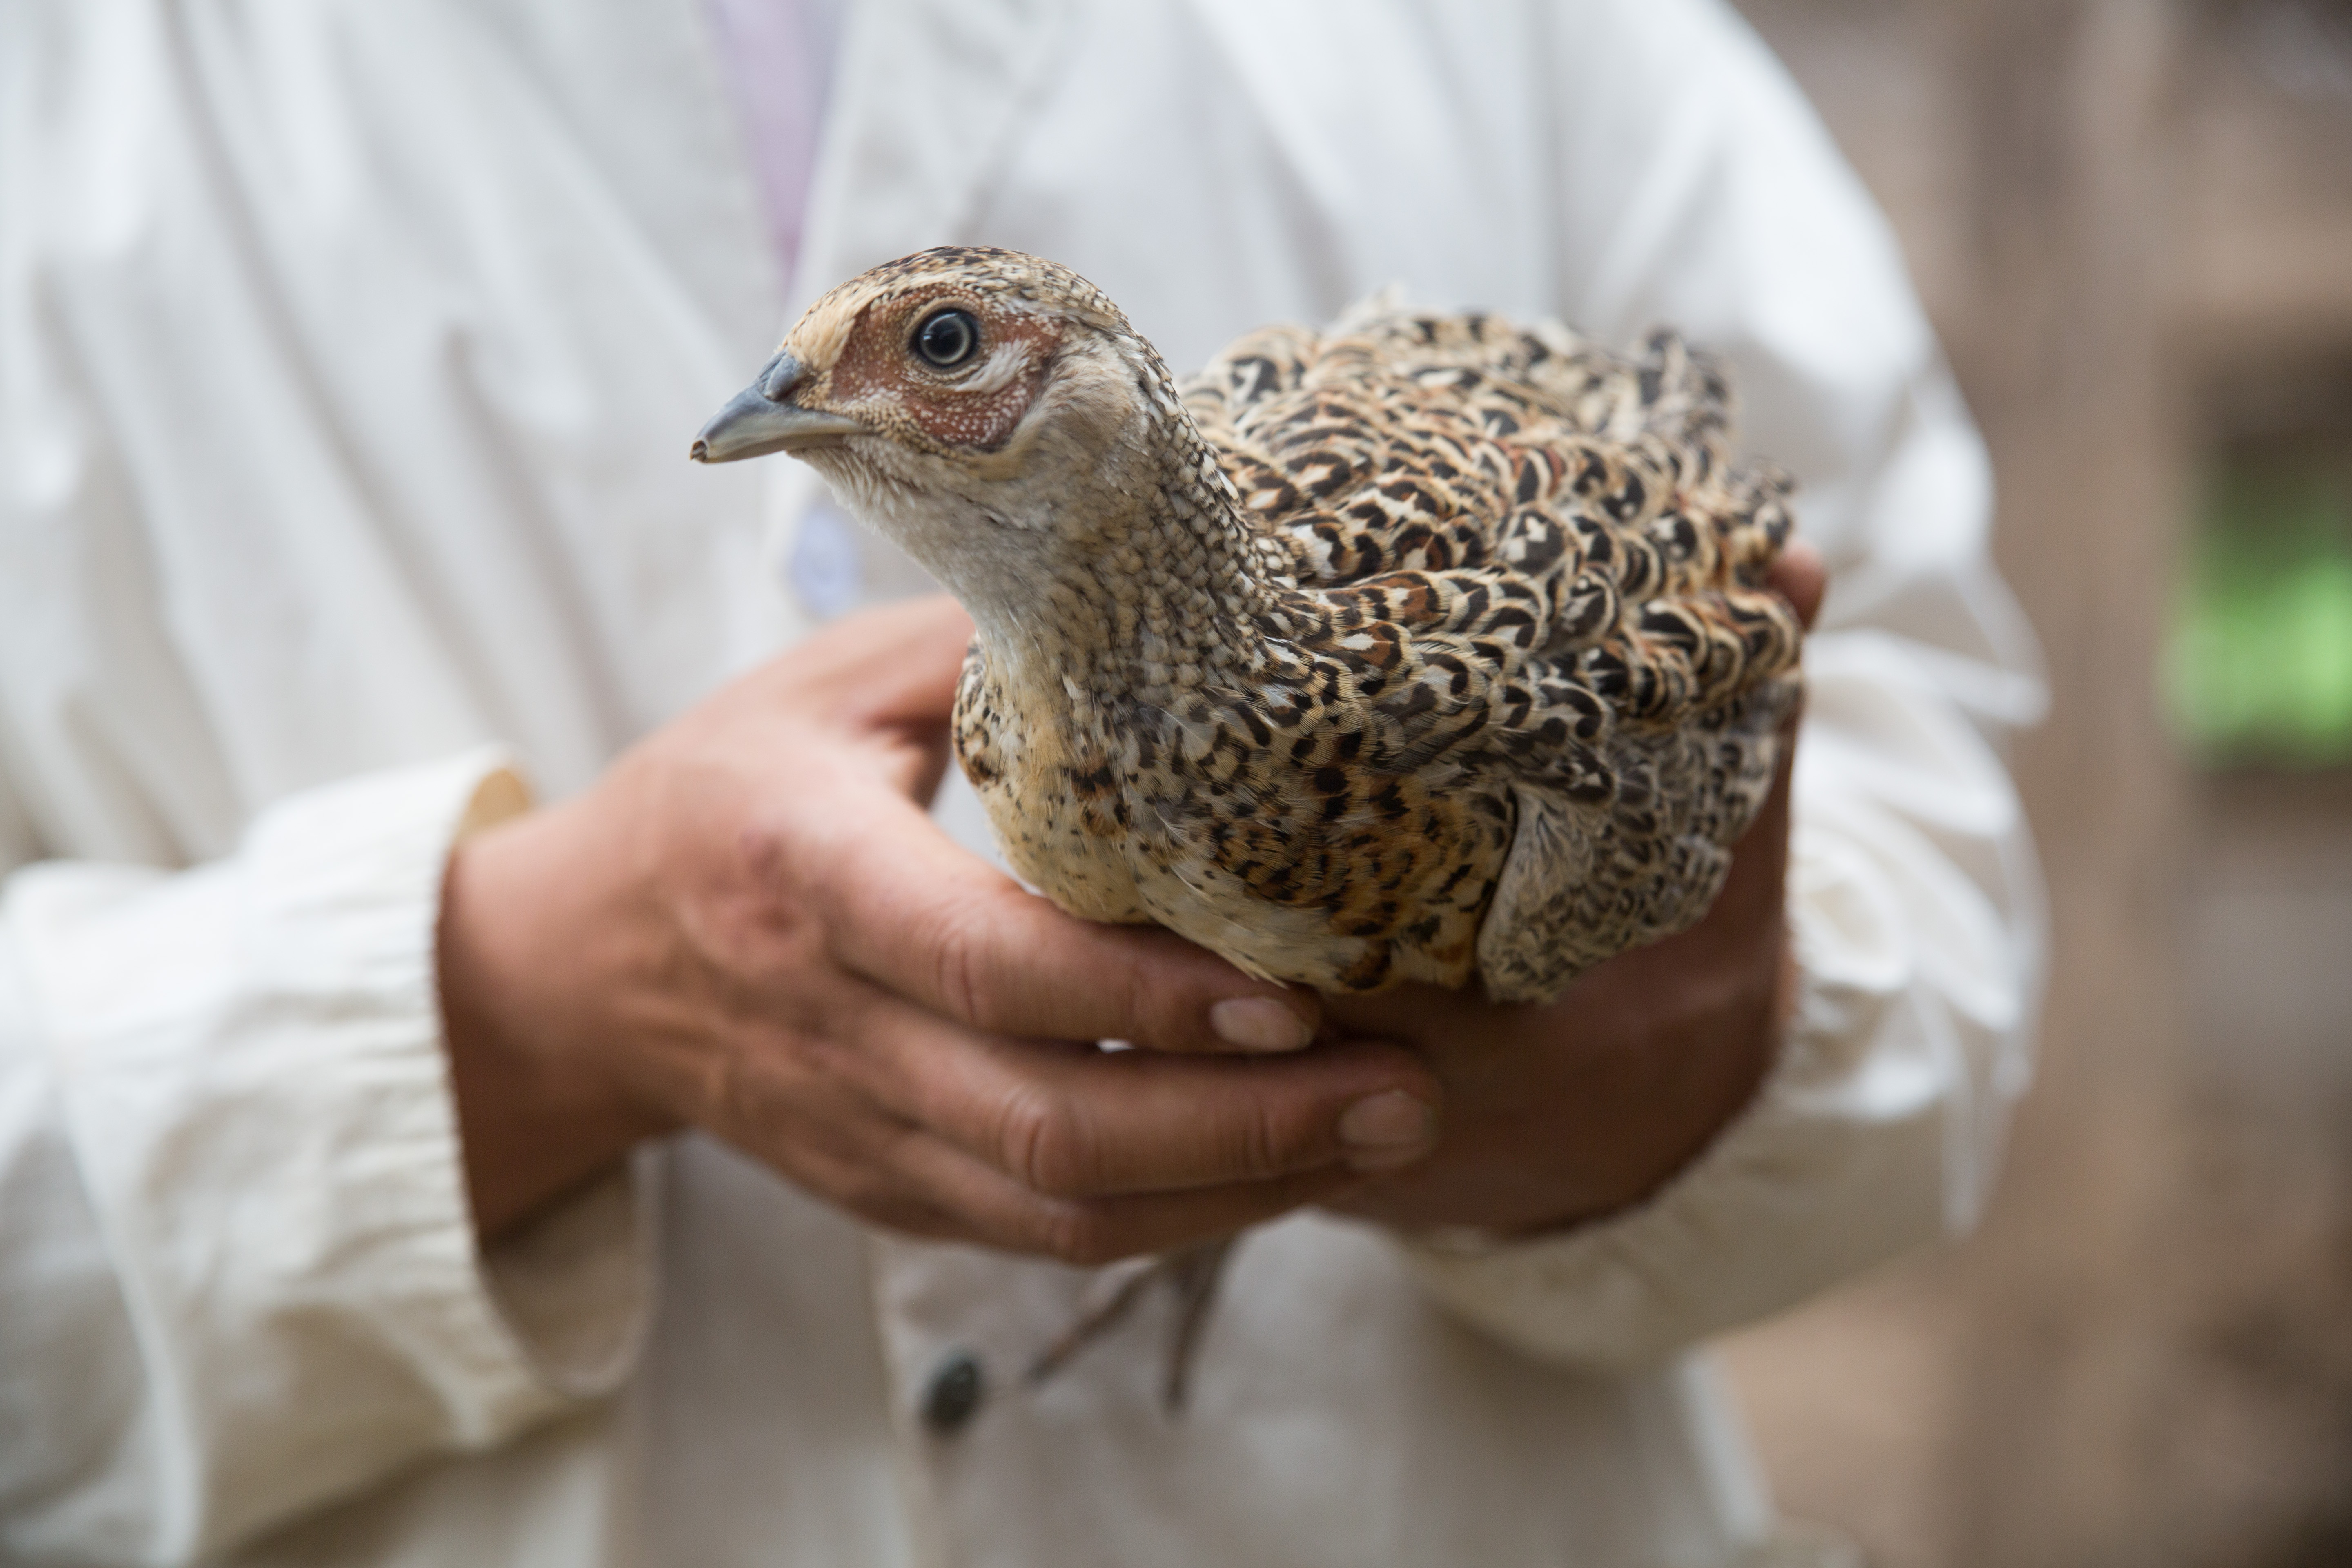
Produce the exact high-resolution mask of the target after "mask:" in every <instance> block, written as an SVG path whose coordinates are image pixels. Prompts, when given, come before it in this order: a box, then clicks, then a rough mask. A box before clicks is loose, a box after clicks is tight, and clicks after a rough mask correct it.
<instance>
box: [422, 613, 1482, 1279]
mask: <svg viewBox="0 0 2352 1568" xmlns="http://www.w3.org/2000/svg"><path fill="white" fill-rule="evenodd" d="M970 637H971V623H970V622H969V621H968V620H966V619H965V618H964V616H963V615H962V613H961V611H960V610H958V609H957V608H956V607H955V605H954V604H953V602H952V601H950V600H948V599H945V598H943V597H942V598H937V599H929V600H924V601H920V602H918V603H914V604H911V605H904V606H899V607H896V608H892V609H887V610H882V611H877V612H874V613H871V614H868V615H865V616H856V617H854V618H852V619H850V620H847V621H845V622H843V623H842V624H840V625H839V626H835V627H834V628H832V629H830V630H828V631H826V632H824V633H823V634H821V635H819V636H817V637H813V638H811V639H810V640H809V641H807V642H805V643H803V645H801V647H798V648H797V649H795V650H794V651H793V653H791V654H789V655H787V656H785V657H784V658H779V659H777V660H775V661H774V662H773V663H772V664H770V665H769V666H767V667H766V668H762V669H760V670H757V671H755V672H753V673H752V674H751V675H749V676H747V677H745V678H743V679H740V680H739V681H738V682H736V683H735V684H734V685H733V686H731V687H730V688H728V689H725V690H723V691H721V692H720V693H719V694H718V695H717V696H715V697H713V698H711V699H710V700H708V701H707V702H705V703H704V704H703V705H702V706H701V707H700V708H698V709H697V710H693V711H692V712H690V713H688V714H687V715H686V716H685V717H683V718H681V719H680V720H678V721H676V722H675V723H673V724H671V725H670V726H668V727H667V728H666V729H664V730H662V731H657V732H656V733H655V734H654V735H653V736H651V737H649V738H648V739H647V740H646V741H645V742H642V743H640V744H639V745H638V746H637V747H636V748H635V750H633V751H631V752H628V753H627V754H626V755H625V756H624V757H623V758H622V759H621V760H620V761H619V762H618V763H616V764H615V765H614V767H613V768H612V770H611V771H610V772H609V773H607V774H606V775H605V776H604V779H602V780H601V781H600V782H599V783H598V784H596V785H595V786H594V787H593V788H592V789H591V790H589V791H588V792H587V793H585V794H584V795H581V796H579V797H577V798H576V799H573V800H571V801H568V802H564V803H562V804H559V805H553V806H551V807H548V808H545V809H542V810H540V811H536V812H533V813H530V814H529V815H527V816H521V817H519V818H517V819H515V820H514V821H512V822H510V823H508V824H506V825H504V826H499V827H495V828H492V829H490V830H488V831H487V832H485V833H482V834H480V835H478V836H477V837H472V838H470V839H468V840H467V841H466V842H465V843H464V844H462V845H460V846H459V847H458V848H457V852H456V853H455V855H454V856H453V858H452V861H451V865H450V868H449V872H448V877H447V882H446V889H445V892H444V896H443V910H442V919H441V923H440V932H439V963H440V984H441V992H442V1000H443V1009H444V1013H445V1015H446V1025H447V1035H448V1043H449V1049H450V1058H451V1063H452V1079H453V1082H454V1086H455V1089H456V1092H457V1107H458V1120H459V1124H460V1131H461V1137H462V1142H463V1145H464V1153H465V1160H466V1169H467V1180H468V1184H469V1187H470V1190H471V1195H472V1199H473V1205H474V1210H475V1216H476V1221H477V1225H478V1228H479V1230H480V1231H481V1232H482V1233H483V1234H484V1235H485V1236H486V1237H489V1236H495V1235H496V1234H498V1233H499V1232H500V1231H501V1230H503V1229H505V1228H506V1227H508V1226H510V1225H512V1224H513V1223H515V1222H516V1221H517V1220H519V1219H520V1218H522V1217H523V1216H525V1215H528V1214H530V1213H531V1212H532V1211H534V1210H535V1209H537V1208H538V1207H540V1206H541V1205H543V1204H545V1203H546V1202H548V1201H549V1200H551V1199H552V1198H554V1197H556V1196H558V1195H560V1194H562V1193H563V1192H565V1191H567V1190H569V1189H571V1188H572V1187H574V1186H576V1185H578V1184H581V1183H583V1182H584V1181H585V1180H587V1179H588V1178H590V1177H592V1176H593V1175H594V1174H595V1173H597V1172H599V1171H600V1170H603V1169H604V1168H607V1167H609V1166H610V1165H611V1164H612V1163H614V1161H616V1160H617V1159H619V1158H620V1157H621V1155H622V1154H624V1153H625V1152H626V1151H627V1149H628V1148H629V1147H630V1146H631V1145H632V1144H633V1143H635V1142H637V1141H639V1140H642V1139H645V1138H648V1137H654V1136H658V1135H661V1134H663V1133H665V1132H667V1131H672V1130H675V1129H677V1128H679V1127H681V1126H694V1127H699V1128H701V1129H703V1130H705V1131H709V1132H710V1133H713V1134H715V1135H716V1136H718V1137H719V1138H721V1139H723V1140H725V1141H727V1142H730V1143H732V1144H734V1145H735V1146H736V1147H738V1148H740V1149H742V1150H744V1151H745V1152H749V1153H751V1154H752V1155H754V1156H756V1157H758V1158H760V1159H761V1160H763V1161H765V1162H767V1163H769V1164H771V1165H772V1166H773V1167H774V1168H775V1169H776V1170H777V1171H779V1172H781V1173H783V1174H784V1175H785V1176H787V1177H789V1178H791V1179H792V1180H793V1181H794V1182H795V1183H797V1184H800V1185H801V1186H802V1187H803V1188H804V1189H805V1190H807V1191H810V1192H812V1193H814V1194H817V1195H818V1196H820V1197H823V1198H825V1199H828V1200H830V1201H832V1202H834V1203H835V1204H837V1205H840V1206H842V1207H843V1208H845V1209H847V1210H848V1211H850V1212H851V1213H853V1214H856V1215H859V1216H861V1217H863V1218H865V1219H866V1220H869V1221H872V1222H874V1223H876V1224H879V1225H883V1226H889V1227H891V1228H893V1229H896V1230H899V1231H902V1232H908V1233H912V1234H915V1235H919V1236H926V1237H939V1238H943V1239H952V1240H960V1241H971V1242H979V1243H983V1244H986V1245H989V1246H992V1247H1000V1248H1003V1249H1006V1250H1010V1251H1017V1252H1024V1253H1031V1254H1037V1255H1043V1256H1046V1257H1052V1258H1061V1259H1064V1260H1066V1261H1071V1262H1079V1263H1100V1262H1106V1261H1108V1260H1110V1259H1113V1258H1122V1257H1127V1256H1130V1255H1134V1254H1139V1253H1147V1252H1154V1251H1162V1250H1166V1249H1169V1248H1172V1247H1181V1246H1184V1245H1186V1244H1189V1243H1192V1242H1196V1241H1199V1240H1202V1239H1203V1238H1206V1237H1218V1236H1223V1235H1225V1234H1228V1233H1230V1232H1232V1231H1234V1230H1235V1229H1238V1228H1240V1227H1243V1226H1248V1225H1252V1224H1255V1223H1256V1222H1257V1221H1260V1220H1263V1219H1265V1218H1268V1217H1271V1216H1272V1215H1276V1214H1279V1213H1282V1212H1284V1211H1286V1210H1288V1209H1291V1208H1293V1207H1296V1206H1297V1205H1301V1204H1305V1203H1311V1202H1314V1201H1317V1200H1318V1199H1321V1198H1326V1197H1328V1196H1331V1195H1333V1194H1335V1193H1337V1192H1339V1191H1340V1190H1343V1189H1344V1188H1345V1187H1346V1186H1348V1185H1349V1184H1352V1183H1353V1182H1355V1181H1357V1180H1360V1173H1361V1172H1362V1171H1363V1170H1366V1169H1370V1168H1376V1167H1379V1166H1381V1165H1383V1164H1388V1163H1395V1162H1396V1161H1397V1160H1399V1159H1409V1158H1412V1157H1415V1156H1417V1155H1418V1154H1420V1153H1421V1152H1424V1150H1425V1148H1426V1147H1427V1144H1428V1142H1429V1139H1430V1135H1431V1131H1432V1129H1433V1120H1434V1107H1435V1105H1436V1103H1437V1100H1438V1094H1437V1091H1436V1089H1435V1088H1434V1085H1433V1081H1432V1078H1431V1074H1430V1072H1429V1069H1428V1068H1425V1067H1423V1065H1422V1064H1421V1062H1420V1061H1419V1060H1418V1059H1417V1058H1414V1057H1413V1056H1412V1055H1411V1054H1410V1053H1408V1052H1406V1051H1404V1050H1402V1048H1400V1047H1394V1046H1389V1045H1374V1044H1359V1045H1349V1046H1339V1047H1325V1048H1318V1049H1316V1050H1313V1051H1307V1052H1299V1053H1297V1054H1283V1053H1282V1052H1281V1051H1280V1049H1279V1047H1294V1046H1301V1045H1304V1044H1305V1043H1306V1042H1307V1039H1308V1038H1309V1037H1310V1036H1311V1035H1312V1033H1313V1032H1314V1029H1315V1027H1316V1019H1317V1004H1316V1002H1315V1000H1314V998H1313V997H1311V996H1310V995H1307V994H1304V993H1300V992H1297V991H1286V990H1285V989H1283V988H1282V987H1280V986H1277V985H1275V984H1270V983H1268V982H1265V981H1258V980H1252V979H1250V978H1249V977H1247V976H1245V975H1244V974H1242V973H1239V972H1237V971H1235V970H1234V969H1233V968H1231V967H1230V966H1228V965H1227V964H1226V963H1224V962H1223V960H1221V959H1218V958H1215V957H1213V956H1212V955H1211V954H1209V953H1207V952H1202V950H1200V949H1199V948H1196V947H1193V946H1192V945H1191V944H1190V943H1188V942H1183V941H1182V940H1181V939H1180V938H1177V937H1175V936H1173V935H1171V934H1170V933H1168V932H1165V931H1150V930H1144V929H1137V928H1118V927H1112V926H1105V925H1097V924H1094V923H1091V922H1088V921H1079V920H1076V919H1073V918H1072V917H1070V916H1068V915H1066V914H1064V913H1062V912H1061V911H1059V910H1055V908H1054V907H1053V906H1052V905H1051V904H1050V903H1048V902H1046V901H1045V900H1043V899H1041V898H1037V897H1035V896H1034V895H1032V894H1029V893H1026V892H1024V891H1023V890H1022V889H1020V888H1019V887H1017V886H1016V885H1015V884H1014V883H1013V882H1012V881H1011V880H1010V879H1007V878H1005V877H1003V875H1001V874H1000V873H998V872H997V871H995V870H994V869H992V868H990V867H989V866H988V865H987V864H986V863H985V862H983V861H982V860H980V859H978V858H975V857H973V856H971V854H969V853H967V852H966V851H964V850H963V849H961V848H959V847H956V846H955V845H954V844H953V843H952V842H951V841H950V840H949V839H948V838H947V837H945V835H943V834H942V833H941V832H940V829H939V828H938V827H937V826H934V825H933V824H932V822H931V821H930V819H929V816H926V815H925V811H924V803H925V802H926V800H927V799H928V797H929V794H930V792H931V790H932V787H933V786H934V785H935V784H936V783H937V781H938V779H939V776H940V771H941V769H942V767H943V765H944V763H945V759H946V739H947V721H948V713H949V709H950V703H951V702H952V700H953V697H954V691H955V683H956V679H957V673H958V670H959V668H960V667H961V664H962V662H963V654H964V647H965V644H966V643H967V641H968V640H969V638H970ZM1106 1038H1118V1039H1126V1040H1130V1041H1133V1042H1136V1043H1137V1044H1138V1045H1139V1046H1142V1047H1150V1048H1147V1049H1139V1050H1135V1051H1130V1052H1126V1053H1119V1054H1106V1053H1103V1052H1101V1051H1099V1050H1098V1049H1097V1046H1096V1042H1097V1041H1098V1040H1101V1039H1106ZM1214 1052H1240V1053H1243V1054H1240V1055H1227V1056H1222V1057H1220V1056H1217V1055H1213V1054H1211V1053H1214ZM1253 1053H1254V1054H1253ZM1359 1107H1363V1108H1365V1109H1362V1110H1358V1109H1357V1108H1359ZM1366 1134H1369V1137H1366V1136H1360V1135H1366Z"/></svg>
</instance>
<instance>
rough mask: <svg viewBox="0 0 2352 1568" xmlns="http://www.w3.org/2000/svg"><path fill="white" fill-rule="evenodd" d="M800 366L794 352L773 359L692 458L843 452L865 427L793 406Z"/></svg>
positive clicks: (714, 423) (707, 429)
mask: <svg viewBox="0 0 2352 1568" xmlns="http://www.w3.org/2000/svg"><path fill="white" fill-rule="evenodd" d="M801 374H802V366H801V362H800V361H799V360H797V359H794V358H793V355H792V351H790V350H789V349H787V350H784V351H782V352H780V353H778V354H777V355H776V357H775V358H773V359H772V360H770V361H769V362H768V363H767V366H766V368H765V369H763V370H761V372H760V378H759V379H758V380H757V381H754V382H753V383H752V384H751V385H749V386H747V387H745V388H744V389H743V390H742V391H740V392H739V393H737V394H736V395H735V397H734V400H733V401H732V402H730V403H729V404H728V405H727V406H726V407H724V408H722V409H720V410H719V413H718V415H717V416H715V417H713V418H712V420H711V421H710V423H709V424H708V425H705V426H703V427H702V434H700V435H699V436H697V437H695V438H694V448H693V450H692V451H691V452H690V453H689V454H688V456H690V457H692V458H694V460H695V461H696V462H698V463H731V462H733V461H735V459H737V458H758V457H763V456H765V455H766V454H767V453H770V452H796V451H800V450H802V449H803V448H805V447H838V446H839V445H841V441H842V437H845V436H855V435H856V434H858V433H859V432H860V431H862V430H864V429H865V428H866V426H863V425H860V424H859V423H858V422H857V421H856V420H855V419H845V418H844V417H842V416H840V415H838V414H824V413H821V412H819V411H818V410H816V409H814V408H803V407H801V406H800V405H797V404H795V403H793V401H792V395H793V389H794V388H796V387H798V386H799V385H800V384H801Z"/></svg>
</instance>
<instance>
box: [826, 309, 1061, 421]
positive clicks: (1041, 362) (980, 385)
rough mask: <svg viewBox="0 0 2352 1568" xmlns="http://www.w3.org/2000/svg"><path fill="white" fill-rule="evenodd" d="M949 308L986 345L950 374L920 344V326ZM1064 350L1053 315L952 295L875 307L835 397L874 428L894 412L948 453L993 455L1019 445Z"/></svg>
mask: <svg viewBox="0 0 2352 1568" xmlns="http://www.w3.org/2000/svg"><path fill="white" fill-rule="evenodd" d="M941 310H963V311H966V312H968V313H969V314H970V315H971V318H972V320H973V321H977V322H978V323H979V327H980V342H979V344H978V347H977V348H976V349H975V350H974V351H973V353H971V357H970V358H969V359H968V360H966V361H964V362H963V363H959V364H956V365H953V366H950V367H947V368H944V369H943V368H940V367H938V366H934V365H932V364H930V363H927V362H926V361H925V360H923V359H922V358H921V356H919V354H918V353H916V352H915V349H914V346H913V345H914V339H915V335H916V333H917V332H918V331H919V330H920V329H921V327H922V324H923V323H924V322H925V321H929V320H930V319H931V318H932V317H933V316H934V315H936V314H938V313H939V312H940V311H941ZM1058 342H1059V333H1058V332H1057V331H1056V330H1055V325H1054V323H1053V321H1051V320H1050V319H1048V318H1047V317H1045V316H1043V315H1040V314H1037V313H1036V312H1034V311H1027V310H1007V309H1005V308H1003V306H1002V305H999V304H997V303H995V302H994V301H992V300H990V299H989V298H987V297H986V296H984V295H979V294H971V293H965V292H964V291H962V290H960V289H951V288H949V289H923V290H921V291H919V292H916V293H910V294H903V295H898V296H895V297H891V298H885V299H881V300H875V301H874V302H873V303H872V304H870V305H867V306H866V308H865V309H864V310H861V311H859V312H858V315H857V320H856V322H855V323H853V324H852V326H851V327H850V329H849V332H848V337H847V341H846V342H844V343H843V344H842V348H841V355H840V357H839V358H838V359H837V360H835V363H834V366H833V373H832V385H831V393H832V396H833V399H834V400H835V402H836V403H837V404H839V405H843V406H847V407H854V408H856V409H858V410H859V413H860V415H861V416H862V417H865V418H866V419H868V421H869V422H870V423H873V424H875V425H877V426H885V427H887V426H888V425H889V424H891V423H894V422H895V421H893V420H892V419H891V418H890V415H891V414H892V413H893V412H896V413H898V414H899V415H900V416H903V418H904V419H905V420H906V421H907V423H908V424H910V425H912V426H914V427H915V428H916V429H918V430H919V431H921V432H922V433H923V434H924V435H925V436H928V437H930V439H932V440H933V441H936V442H938V443H939V444H940V445H941V446H945V447H963V448H965V449H967V450H971V451H980V452H992V451H994V450H996V449H997V448H998V447H1003V445H1004V444H1005V442H1007V441H1009V440H1011V439H1012V438H1013V429H1014V427H1015V426H1018V425H1019V424H1020V423H1021V416H1023V415H1024V414H1026V413H1028V411H1029V405H1031V404H1032V403H1034V402H1035V401H1036V398H1037V392H1038V389H1039V388H1040V387H1042V386H1043V385H1044V384H1045V373H1046V370H1047V368H1048V366H1049V365H1050V364H1051V363H1052V362H1053V356H1054V350H1055V347H1056V346H1057V344H1058Z"/></svg>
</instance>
